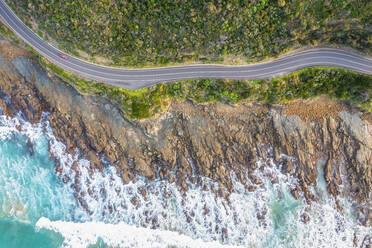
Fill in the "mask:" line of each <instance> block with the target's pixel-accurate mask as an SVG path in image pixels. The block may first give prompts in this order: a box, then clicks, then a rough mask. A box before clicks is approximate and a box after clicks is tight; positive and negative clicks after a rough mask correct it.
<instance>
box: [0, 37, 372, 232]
mask: <svg viewBox="0 0 372 248" xmlns="http://www.w3.org/2000/svg"><path fill="white" fill-rule="evenodd" d="M9 50H12V51H13V52H12V53H10V54H11V55H9V53H8V52H4V51H9ZM27 54H28V53H27V51H25V50H23V49H21V48H18V47H16V46H15V45H13V44H11V43H9V42H7V41H5V42H1V43H0V80H1V82H0V96H1V97H0V106H1V108H2V111H3V113H4V114H7V115H9V116H13V115H14V114H16V113H17V112H18V111H21V112H22V113H23V114H24V116H25V118H26V119H27V120H29V121H30V122H32V123H36V122H39V121H40V116H41V114H42V112H43V111H46V112H49V113H50V114H49V121H50V125H51V127H52V128H53V131H54V134H55V136H56V137H58V138H59V139H60V140H61V141H62V142H63V143H64V144H66V147H67V151H68V152H69V153H71V154H73V155H74V154H75V152H76V148H78V149H79V150H80V151H81V152H82V153H83V154H82V155H83V157H85V158H87V159H89V160H90V161H91V165H92V170H93V169H101V170H102V168H103V165H102V161H101V158H102V156H103V157H104V158H105V159H106V160H107V161H108V162H109V163H111V164H112V165H113V166H115V167H116V168H117V169H118V173H120V175H121V177H122V179H123V183H128V182H129V181H131V180H133V181H135V180H136V178H135V173H137V174H141V175H143V176H146V177H147V178H148V179H149V180H152V179H154V178H155V177H156V176H157V173H158V170H159V167H158V166H157V165H159V164H161V165H164V166H166V167H167V168H168V169H167V170H164V171H163V172H162V174H161V176H162V177H163V178H164V179H165V178H167V179H168V180H169V182H171V183H172V182H176V183H177V184H178V186H179V187H180V188H182V190H183V191H186V190H187V189H188V185H187V180H188V179H189V180H194V179H192V178H194V177H198V176H204V177H209V178H212V179H214V180H216V181H217V182H218V183H219V184H220V185H222V186H223V189H224V192H231V184H232V181H231V180H232V179H231V177H230V172H232V171H233V172H235V173H236V178H237V180H238V181H239V182H240V183H242V184H243V185H247V181H246V180H247V177H246V173H247V174H248V178H250V179H251V180H252V179H253V180H252V181H253V182H254V183H255V184H261V183H262V182H261V181H260V179H259V178H255V177H252V175H251V174H252V172H253V171H254V170H256V169H259V168H258V167H259V164H258V161H270V159H273V160H274V161H277V162H279V163H283V166H282V168H283V171H284V172H285V173H290V174H292V175H293V176H295V177H297V178H298V180H299V187H298V188H297V189H296V190H295V191H293V192H292V194H293V195H294V196H295V197H296V198H298V197H300V191H302V192H303V195H304V196H305V198H306V200H307V201H308V202H309V203H310V202H311V201H312V200H314V199H315V198H314V196H313V195H312V194H311V193H310V192H309V190H308V187H309V186H311V185H314V184H315V183H316V179H317V176H318V173H317V166H321V167H322V168H324V169H325V171H324V172H325V173H324V176H325V180H326V182H327V187H328V191H329V193H330V194H332V195H333V196H335V197H337V196H338V195H342V196H346V197H349V198H350V199H351V200H352V201H353V202H354V203H355V205H358V206H361V207H359V208H358V210H357V211H359V212H361V213H363V218H361V221H362V223H364V224H365V225H368V224H369V223H371V220H372V217H371V216H370V214H368V209H371V208H372V206H371V205H372V193H371V192H372V166H371V165H372V124H371V122H370V120H372V118H371V117H370V116H371V114H368V113H367V114H366V113H361V112H360V111H359V110H358V109H351V108H350V107H349V106H347V105H345V104H343V103H341V102H337V101H332V100H329V99H326V98H319V99H315V100H307V101H294V102H292V103H290V104H287V105H283V106H268V105H259V104H251V105H248V104H242V105H236V106H230V105H227V104H220V103H213V104H205V105H203V104H193V103H192V102H189V101H186V102H175V101H174V102H172V103H171V105H170V107H169V108H168V110H167V111H166V112H165V113H163V114H161V115H158V116H157V117H153V118H149V119H145V120H139V121H133V120H128V119H126V118H125V117H123V116H122V112H121V111H120V110H119V109H118V108H117V107H116V105H114V104H112V103H111V102H110V101H109V100H108V99H106V98H104V97H100V96H89V95H82V94H80V93H79V92H77V90H76V89H74V88H73V87H71V86H70V85H69V84H67V83H65V82H63V81H62V80H60V79H58V78H56V77H53V76H49V75H48V73H46V72H45V71H44V70H43V69H41V68H40V66H39V65H38V64H37V62H36V61H35V60H32V59H30V57H29V56H28V55H27ZM25 96H27V97H25ZM97 154H98V156H97ZM282 154H286V155H287V156H289V157H290V158H291V159H287V160H285V161H284V160H283V159H281V158H282V156H281V155H282ZM318 161H325V162H324V163H320V164H319V163H318ZM191 162H192V163H191ZM269 164H270V163H267V165H261V169H262V168H263V166H268V165H269ZM73 168H74V169H75V171H76V173H77V176H76V178H74V179H73V178H65V179H63V180H64V181H67V180H78V178H79V171H77V166H76V165H74V166H73ZM57 171H58V169H57ZM193 174H196V175H193ZM173 175H176V178H175V177H174V176H173ZM273 178H274V177H273ZM274 179H275V178H274ZM273 183H275V180H273ZM340 185H344V186H345V187H340ZM222 186H221V187H220V188H222ZM346 186H347V187H346ZM203 187H204V186H203ZM250 189H251V190H253V189H252V188H249V186H248V190H250ZM211 191H212V192H214V193H215V194H216V195H218V194H221V193H219V190H216V189H215V188H214V187H211ZM82 204H84V203H82ZM155 225H156V223H155Z"/></svg>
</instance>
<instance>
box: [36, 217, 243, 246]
mask: <svg viewBox="0 0 372 248" xmlns="http://www.w3.org/2000/svg"><path fill="white" fill-rule="evenodd" d="M36 227H37V228H46V229H49V230H53V231H56V232H59V233H61V234H62V235H63V236H64V237H65V242H64V246H65V247H74V248H80V247H81V248H85V247H88V246H89V245H91V244H95V243H96V242H97V240H102V241H103V242H105V244H107V245H109V246H112V247H143V248H145V247H151V248H156V247H216V248H218V247H223V248H224V247H226V248H228V247H237V246H230V245H221V244H220V243H218V242H204V241H203V240H200V239H192V238H190V237H188V236H186V235H182V234H178V233H175V232H171V231H163V230H153V229H148V228H142V227H135V226H131V225H128V224H125V223H122V222H121V223H119V224H105V223H103V222H87V223H74V222H63V221H54V222H52V221H50V220H49V219H47V218H41V219H40V220H39V221H38V222H37V223H36Z"/></svg>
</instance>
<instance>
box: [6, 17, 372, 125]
mask: <svg viewBox="0 0 372 248" xmlns="http://www.w3.org/2000/svg"><path fill="white" fill-rule="evenodd" d="M0 33H1V34H2V35H4V36H6V37H8V38H11V39H12V40H13V41H15V42H16V43H19V41H20V40H19V39H17V37H16V36H15V35H14V34H13V33H12V31H10V30H9V29H8V28H7V27H6V26H4V25H3V24H0ZM27 48H28V50H29V51H30V52H31V53H32V54H33V55H34V56H35V58H37V60H38V62H39V63H40V64H41V65H42V66H43V67H44V68H45V69H47V70H49V71H52V72H53V73H55V74H56V75H57V76H59V77H60V78H62V79H63V80H64V81H66V82H68V83H70V84H71V85H72V86H74V87H75V88H76V89H77V90H78V91H79V92H80V93H83V94H90V95H96V96H104V97H106V98H108V99H110V100H111V101H112V102H113V103H115V104H116V105H117V106H118V107H119V108H120V109H121V111H122V113H123V115H125V116H126V117H128V118H131V119H143V118H148V117H151V116H154V115H155V114H157V113H161V112H162V111H164V110H166V108H167V107H168V106H169V104H170V102H171V101H172V100H176V101H186V100H189V101H192V102H194V103H211V102H222V103H226V104H239V103H268V104H285V103H289V102H290V101H292V100H295V99H309V98H314V97H317V96H320V95H328V96H329V97H331V98H333V99H337V100H344V101H347V102H348V103H350V104H351V105H352V106H356V107H360V108H362V109H364V110H365V111H368V112H372V76H370V75H365V74H359V73H356V72H353V71H350V70H345V69H339V68H325V67H322V68H306V69H302V70H300V71H298V72H295V73H292V74H289V75H287V76H284V77H280V78H274V79H271V80H228V79H193V80H183V81H178V82H171V83H165V84H158V85H156V86H153V87H150V88H144V89H139V90H127V89H122V88H118V87H114V86H109V85H106V84H104V83H97V82H92V81H87V80H85V79H82V78H80V77H78V76H75V75H73V74H71V73H69V72H67V71H65V70H63V69H61V68H59V67H57V66H55V65H53V64H52V63H50V62H49V61H48V60H46V59H45V58H43V57H41V56H40V55H39V54H38V52H37V51H35V50H34V49H32V48H31V47H30V46H27Z"/></svg>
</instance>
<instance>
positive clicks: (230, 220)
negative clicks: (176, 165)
mask: <svg viewBox="0 0 372 248" xmlns="http://www.w3.org/2000/svg"><path fill="white" fill-rule="evenodd" d="M45 117H46V116H45ZM20 126H21V130H19V127H20ZM17 127H18V128H17ZM49 150H51V151H52V152H53V153H54V154H55V155H56V157H58V158H59V159H60V163H61V164H62V168H63V175H68V176H69V177H70V178H73V177H74V176H76V175H74V172H73V171H72V170H71V165H72V162H73V161H78V165H79V170H80V171H81V175H80V176H79V177H80V178H81V182H82V183H81V185H80V188H81V192H83V193H82V194H80V195H81V197H82V199H83V200H84V202H85V203H86V204H87V208H88V209H89V211H90V214H89V215H88V214H87V212H86V210H85V209H84V208H82V207H81V206H80V204H79V203H78V202H77V201H76V199H75V197H74V191H73V189H72V187H71V185H72V184H71V182H72V181H73V180H70V181H69V182H67V183H64V182H63V181H62V178H63V175H62V176H57V174H56V172H55V162H54V161H53V160H52V159H51V158H50V155H49ZM261 163H267V164H269V163H270V161H261ZM88 167H89V162H88V161H85V160H81V159H80V160H79V158H77V157H72V156H71V155H68V154H66V153H65V152H64V147H63V144H61V143H59V142H57V141H56V140H55V138H54V136H53V134H52V130H50V128H49V127H48V122H47V120H46V118H45V120H44V121H41V123H40V124H38V125H34V126H32V125H31V124H30V123H27V122H24V121H22V118H14V119H11V118H7V117H5V116H3V115H0V248H3V247H4V248H13V247H14V248H23V247H24V248H26V247H27V248H33V247H35V248H44V247H45V248H47V247H48V248H49V247H110V246H111V247H220V246H221V247H224V246H226V247H228V246H232V247H238V246H240V247H350V246H352V244H353V239H354V234H355V235H356V236H357V237H358V240H359V241H358V242H359V244H360V242H361V240H363V237H365V236H366V235H368V234H369V233H372V232H371V229H368V228H364V227H361V226H359V225H357V224H356V222H355V220H354V218H353V216H352V214H351V208H350V206H349V205H350V204H349V205H348V203H347V201H345V202H343V204H344V206H345V212H344V213H338V212H337V211H335V210H334V202H332V200H331V199H330V198H329V196H328V195H327V192H326V189H325V187H326V186H325V182H324V178H323V176H322V173H321V171H322V170H319V172H320V173H319V178H318V187H316V188H314V189H313V190H314V192H317V194H318V195H319V197H320V200H319V202H318V203H316V204H313V205H312V206H307V205H306V204H305V203H304V201H303V200H296V199H294V198H293V197H292V196H291V194H290V193H289V192H290V189H291V187H293V186H294V185H295V184H296V183H297V182H296V180H295V179H293V178H289V177H287V176H285V175H282V174H281V173H280V171H279V170H278V169H276V168H275V165H271V166H267V170H270V171H269V172H272V173H276V174H277V175H278V178H277V179H278V181H279V183H278V184H275V185H272V184H271V183H270V182H269V180H266V179H265V178H264V177H263V176H262V175H261V174H260V173H262V174H264V173H265V172H259V171H258V172H257V176H259V177H261V178H262V180H263V181H264V185H263V186H262V187H261V188H258V189H257V190H256V192H248V191H247V190H246V189H245V187H243V186H242V185H240V184H238V183H236V185H234V188H235V193H233V194H232V195H231V197H230V202H226V201H225V200H223V199H218V198H215V197H214V196H213V195H212V194H211V193H210V192H208V191H204V190H202V189H200V187H199V186H197V185H190V190H189V192H188V193H187V195H186V196H184V197H185V198H184V199H186V200H182V199H183V197H182V196H181V194H180V192H178V190H177V187H176V186H175V185H172V184H168V183H166V182H162V181H155V182H152V183H150V184H146V182H145V180H143V179H141V178H138V180H137V182H136V183H131V184H129V185H122V184H121V181H120V180H119V178H118V177H117V176H116V173H115V171H114V170H113V169H112V168H110V167H109V166H108V167H107V168H106V171H105V172H104V173H99V172H97V173H95V174H93V175H92V173H89V172H88ZM265 170H266V169H265ZM203 180H204V182H205V183H206V185H213V184H214V183H213V182H211V181H210V180H208V179H206V178H205V179H203ZM216 187H218V186H216ZM102 188H105V190H104V191H102ZM140 188H145V189H146V191H147V192H148V193H147V197H146V198H144V197H142V195H141V194H140V193H139V189H140ZM88 189H91V191H93V194H91V195H90V194H88V193H86V192H88ZM81 192H80V193H81ZM164 192H165V193H164ZM133 197H136V199H137V202H138V204H137V206H133V204H131V203H130V201H131V200H132V199H133ZM206 208H207V209H208V212H207V213H206V210H205V209H206ZM304 212H306V213H307V214H308V216H309V218H310V221H309V222H308V223H307V224H305V223H303V222H302V221H301V215H302V214H303V213H304ZM258 214H260V215H261V218H257V216H258ZM190 216H191V217H192V218H191V220H190ZM154 221H155V223H157V226H156V230H154V229H151V227H154V226H153V225H154ZM149 223H150V224H149ZM223 230H227V233H228V235H226V234H224V233H225V232H226V231H223Z"/></svg>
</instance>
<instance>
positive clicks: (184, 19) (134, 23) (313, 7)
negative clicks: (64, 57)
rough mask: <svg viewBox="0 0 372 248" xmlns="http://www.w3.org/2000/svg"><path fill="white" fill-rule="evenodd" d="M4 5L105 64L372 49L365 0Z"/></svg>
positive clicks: (86, 0)
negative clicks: (324, 48) (314, 48)
mask: <svg viewBox="0 0 372 248" xmlns="http://www.w3.org/2000/svg"><path fill="white" fill-rule="evenodd" d="M6 2H7V3H8V4H9V5H10V6H11V7H12V8H13V9H14V10H15V11H16V13H17V14H18V16H20V17H21V18H22V19H23V20H24V21H25V23H26V24H29V26H32V27H33V28H34V29H37V30H35V31H38V33H39V34H43V35H42V36H43V37H44V39H49V40H50V41H52V40H53V41H55V42H57V44H58V45H59V46H60V48H62V49H64V50H66V51H67V52H69V53H72V54H74V55H76V56H80V57H85V58H87V59H90V60H92V61H96V62H100V63H105V64H112V65H125V66H139V67H141V66H151V65H166V64H174V63H187V62H194V61H198V62H203V63H230V64H234V63H235V64H236V63H240V64H241V63H249V62H253V61H257V60H262V59H266V58H270V57H275V56H277V55H279V54H281V53H283V52H286V51H288V50H289V49H293V48H299V47H303V46H314V45H322V44H331V45H341V46H347V47H352V48H355V49H359V50H362V51H363V52H366V53H372V31H371V30H372V1H359V0H314V1H302V0H247V1H221V0H213V1H211V0H208V1H202V0H194V1H191V0H186V1H184V0H172V1H169V0H167V1H154V0H144V1H134V0H128V1H118V0H105V1H91V0H66V1H58V0H6ZM40 31H41V32H40Z"/></svg>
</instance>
